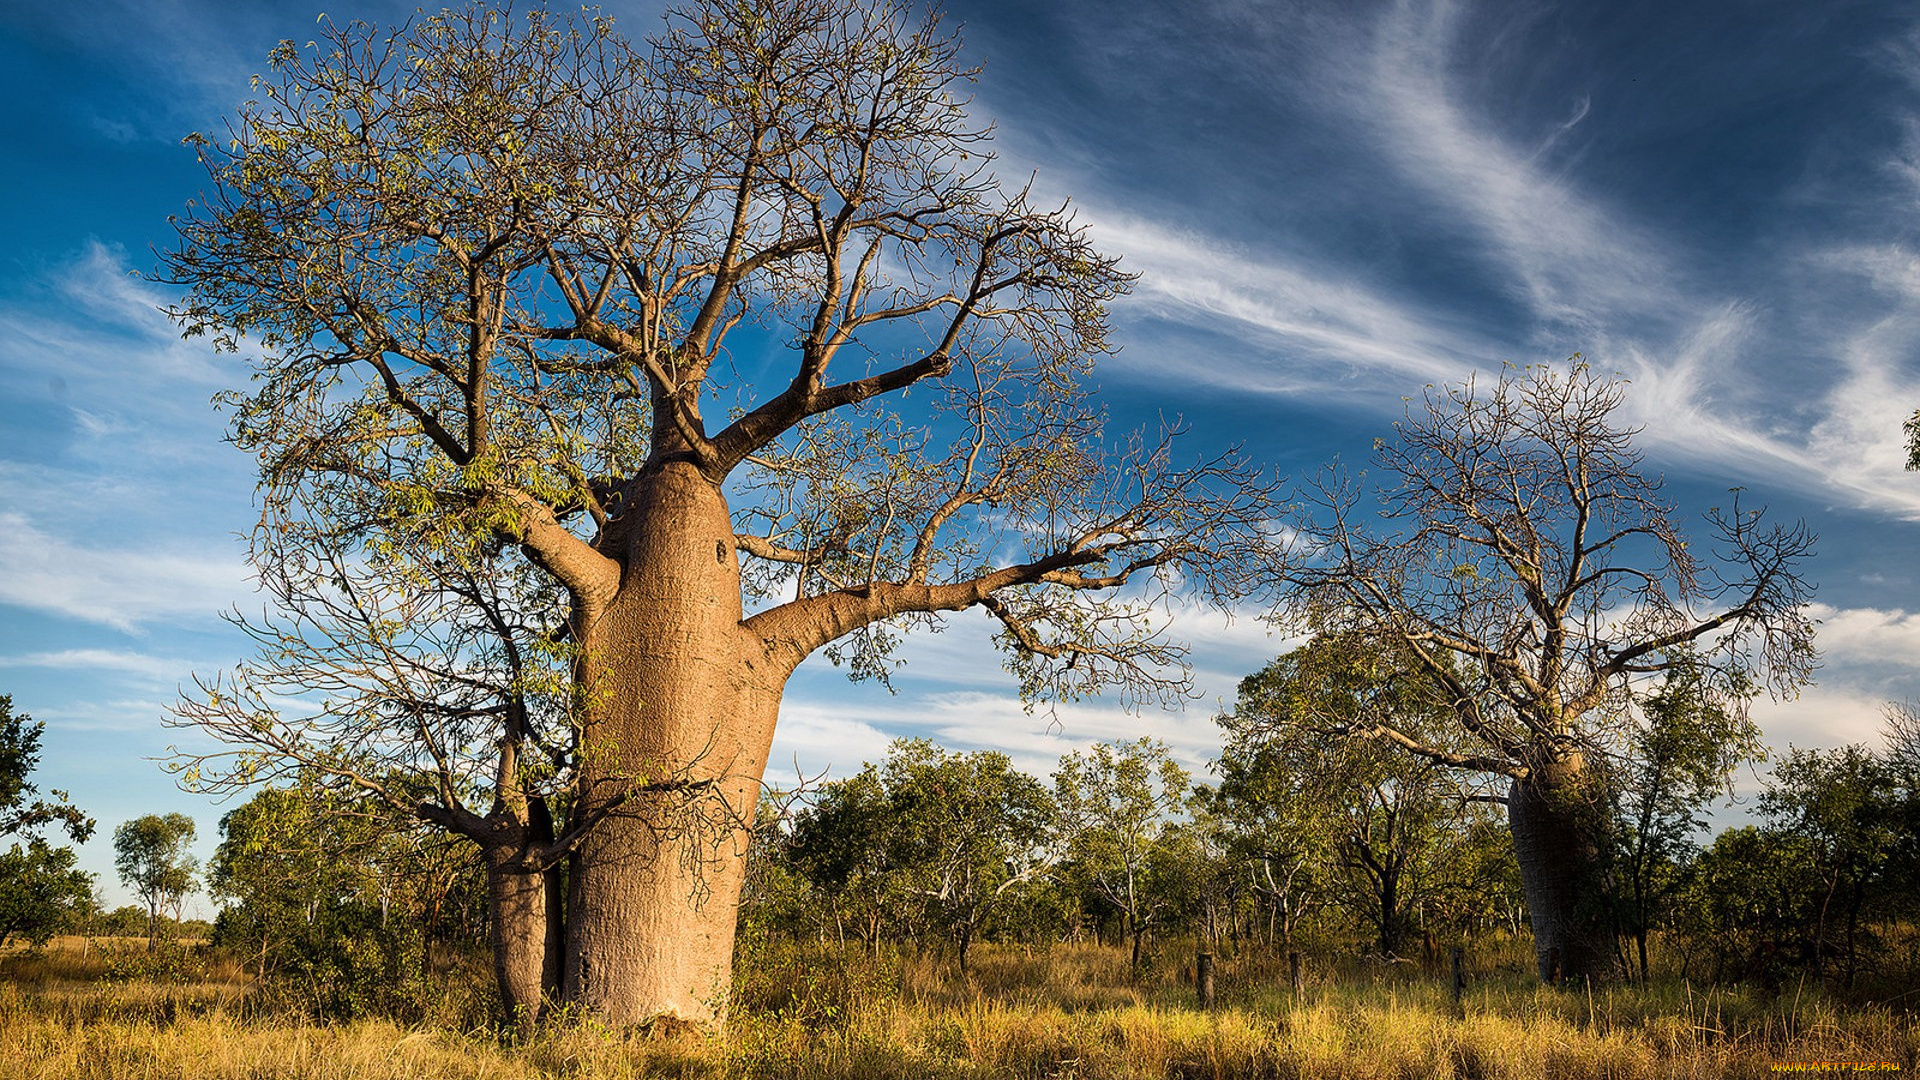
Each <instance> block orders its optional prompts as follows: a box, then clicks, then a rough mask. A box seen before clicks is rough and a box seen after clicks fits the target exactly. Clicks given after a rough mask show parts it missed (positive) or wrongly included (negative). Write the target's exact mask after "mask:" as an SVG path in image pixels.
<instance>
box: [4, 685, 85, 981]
mask: <svg viewBox="0 0 1920 1080" xmlns="http://www.w3.org/2000/svg"><path fill="white" fill-rule="evenodd" d="M46 728H47V726H46V725H45V724H42V723H38V722H36V721H35V720H34V719H33V717H31V716H28V715H27V714H26V713H19V714H17V715H16V714H15V713H14V711H13V698H12V697H11V696H10V695H6V694H0V836H24V837H25V839H26V841H27V843H26V846H24V847H23V846H21V845H19V844H14V845H12V847H11V848H10V849H9V850H8V851H7V852H6V854H4V855H0V944H4V943H5V942H6V941H7V940H9V939H11V938H13V937H21V938H24V939H26V940H27V941H28V942H29V943H30V944H33V945H43V944H45V943H46V942H47V940H48V939H49V938H51V937H52V936H53V935H54V934H56V933H58V932H59V931H60V930H62V929H64V928H66V927H67V926H68V925H70V924H71V923H72V922H73V921H74V920H75V919H76V918H78V917H79V916H81V915H84V914H85V913H87V912H88V911H89V910H90V908H91V906H92V903H93V875H92V874H89V873H86V872H85V871H81V870H76V869H74V853H73V850H72V849H71V848H65V847H54V846H52V845H51V844H49V843H47V842H46V840H45V839H44V838H42V837H41V836H40V835H39V833H40V832H41V830H43V829H44V828H45V827H47V826H49V825H58V826H60V827H61V828H62V829H64V830H65V831H66V834H67V835H68V836H69V837H71V838H73V840H74V842H76V843H82V842H85V841H86V839H87V838H88V837H89V836H91V835H93V819H92V818H90V817H88V816H87V815H86V814H84V813H82V812H81V811H80V808H79V807H76V806H74V805H73V804H72V803H70V802H68V801H67V793H66V792H64V791H52V792H49V794H50V795H52V796H53V797H52V798H51V799H42V798H40V797H39V794H40V792H39V789H38V788H36V787H35V786H34V784H33V783H32V782H31V781H30V780H28V779H27V777H28V776H29V774H31V773H32V772H33V770H34V767H35V766H37V765H39V763H40V737H41V736H42V735H43V734H44V733H45V732H46Z"/></svg>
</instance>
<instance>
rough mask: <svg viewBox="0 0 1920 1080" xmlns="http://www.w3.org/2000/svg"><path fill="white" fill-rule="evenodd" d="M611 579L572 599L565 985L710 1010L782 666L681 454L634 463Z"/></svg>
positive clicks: (705, 489)
mask: <svg viewBox="0 0 1920 1080" xmlns="http://www.w3.org/2000/svg"><path fill="white" fill-rule="evenodd" d="M632 498H633V502H632V505H631V507H630V508H629V509H627V510H626V511H625V512H624V513H623V514H622V515H621V521H620V522H617V523H616V526H615V527H616V528H622V529H625V530H626V537H625V540H624V550H623V552H622V560H621V561H622V562H623V564H624V574H623V575H622V580H621V584H620V588H619V590H618V592H617V593H616V594H615V595H614V597H613V599H612V600H611V601H610V602H609V604H608V605H607V607H606V609H605V610H604V611H600V612H591V613H588V614H587V615H586V616H584V618H583V621H585V622H586V623H587V625H583V626H582V627H580V639H579V640H580V641H581V642H582V644H583V645H584V649H583V660H582V669H581V675H582V678H581V681H580V686H581V688H582V692H583V693H584V694H585V695H586V717H587V719H586V723H585V725H584V728H583V745H582V762H583V767H582V778H583V789H582V790H583V801H584V803H585V804H586V806H585V809H586V810H587V812H589V813H592V812H604V813H605V814H606V815H607V816H606V817H605V818H604V820H601V821H600V822H599V823H598V824H597V825H596V826H595V827H594V828H593V829H592V831H591V832H590V833H588V834H587V836H586V837H585V838H584V839H583V840H582V842H581V844H580V846H579V848H578V858H577V859H576V860H575V863H574V867H575V870H574V874H573V876H572V880H571V882H570V889H569V892H570V895H569V897H568V905H567V920H566V922H567V926H566V933H567V937H566V941H567V949H566V959H567V967H566V970H565V972H564V975H563V980H562V998H563V999H564V1000H565V1001H567V1002H568V1003H569V1004H571V1005H574V1006H577V1007H579V1008H580V1009H581V1010H582V1011H584V1012H586V1013H587V1014H589V1015H592V1016H595V1017H597V1018H599V1019H600V1020H602V1021H603V1022H606V1023H608V1024H611V1025H614V1026H627V1025H634V1024H641V1023H646V1022H649V1021H652V1020H654V1019H656V1018H660V1017H672V1018H675V1019H679V1020H684V1021H689V1022H693V1023H697V1024H702V1025H710V1024H717V1023H718V1022H720V1021H721V1020H723V1019H724V1016H725V1010H726V997H727V993H728V990H729V987H730V984H731V977H732V965H733V937H734V919H735V909H736V907H737V905H738V901H739V897H740V890H741V887H742V885H743V883H744V880H745V872H746V852H747V846H748V827H749V826H750V825H751V823H752V821H753V812H754V803H755V801H756V799H757V798H758V795H759V783H760V777H761V775H762V774H763V772H764V771H765V767H766V759H767V753H768V751H769V749H770V746H771V743H772V738H773V727H774V722H775V720H776V718H777V715H778V712H779V704H780V692H781V690H782V688H783V687H784V685H785V681H786V676H787V674H788V672H789V671H790V670H791V669H790V667H789V666H787V665H785V664H779V663H774V662H771V661H770V660H769V659H768V655H767V646H766V644H764V643H762V642H760V641H759V640H758V639H757V638H755V637H754V636H753V635H751V634H749V633H748V632H747V631H745V630H744V629H743V628H742V626H741V601H740V568H739V559H738V555H737V553H736V551H735V549H734V538H733V527H732V521H731V519H730V517H729V514H728V511H727V506H726V502H725V500H724V499H723V498H722V496H721V494H720V492H719V490H718V489H717V488H716V487H715V486H714V485H713V484H712V483H710V482H709V481H708V480H707V479H705V478H704V477H703V476H701V474H700V473H699V472H698V471H697V470H696V469H695V468H694V467H693V466H692V465H691V464H690V463H685V462H678V461H668V462H667V463H666V464H664V465H661V466H659V467H657V468H655V469H653V470H650V471H649V472H648V473H647V474H645V475H644V476H643V477H642V479H641V481H640V482H639V484H638V485H637V490H636V491H635V493H634V495H633V497H632Z"/></svg>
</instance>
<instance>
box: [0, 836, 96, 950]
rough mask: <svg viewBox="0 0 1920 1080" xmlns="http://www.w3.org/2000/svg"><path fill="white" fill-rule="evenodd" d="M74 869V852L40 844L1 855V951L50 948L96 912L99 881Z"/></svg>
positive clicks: (44, 843)
mask: <svg viewBox="0 0 1920 1080" xmlns="http://www.w3.org/2000/svg"><path fill="white" fill-rule="evenodd" d="M73 863H74V854H73V849H72V848H64V847H59V848H57V847H53V846H52V845H50V844H48V843H47V842H46V841H45V840H41V839H38V838H35V839H33V840H30V841H28V842H27V844H26V846H25V847H22V846H21V845H19V844H15V845H13V847H12V849H11V850H9V851H7V852H6V853H5V854H0V945H5V944H6V943H8V942H10V941H12V940H13V939H15V938H21V939H24V940H25V941H26V942H27V943H28V944H29V945H33V946H35V947H38V946H41V945H45V944H46V943H47V942H48V940H50V939H51V938H52V937H53V935H55V934H57V933H60V932H61V931H63V930H65V929H67V928H68V927H70V926H73V925H74V924H75V923H77V922H78V921H79V920H80V919H81V918H82V917H84V916H85V915H86V914H87V913H88V912H90V911H91V910H92V908H93V875H92V874H89V873H87V872H86V871H84V870H76V869H75V868H74V865H73Z"/></svg>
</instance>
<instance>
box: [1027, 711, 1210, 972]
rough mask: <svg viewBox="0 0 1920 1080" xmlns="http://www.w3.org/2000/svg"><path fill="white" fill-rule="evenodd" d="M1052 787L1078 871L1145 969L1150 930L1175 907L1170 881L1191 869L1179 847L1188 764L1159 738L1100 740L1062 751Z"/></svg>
mask: <svg viewBox="0 0 1920 1080" xmlns="http://www.w3.org/2000/svg"><path fill="white" fill-rule="evenodd" d="M1053 790H1054V800H1055V802H1056V804H1057V805H1058V806H1059V812H1060V822H1061V831H1062V833H1063V834H1064V836H1065V839H1066V844H1067V852H1068V858H1069V860H1070V866H1071V868H1072V870H1071V872H1072V873H1074V874H1077V875H1079V876H1080V878H1081V879H1082V880H1083V881H1084V882H1085V883H1086V885H1087V886H1088V887H1089V888H1090V889H1091V890H1092V891H1093V892H1094V893H1095V894H1096V895H1098V896H1099V897H1100V899H1101V900H1103V901H1105V902H1106V903H1107V904H1108V905H1109V906H1111V907H1112V908H1113V910H1114V911H1115V912H1117V913H1118V914H1119V915H1120V918H1121V924H1122V928H1123V930H1124V933H1125V934H1126V936H1127V938H1128V939H1129V940H1130V941H1131V942H1132V954H1131V955H1132V964H1133V969H1134V971H1136V972H1138V971H1140V970H1141V966H1142V964H1143V962H1144V959H1145V957H1144V954H1143V952H1142V948H1143V946H1144V944H1145V941H1146V936H1147V931H1148V930H1150V929H1151V928H1153V927H1154V926H1155V925H1157V924H1158V922H1159V921H1160V920H1161V919H1162V918H1163V917H1164V916H1166V915H1168V914H1171V913H1172V911H1173V910H1174V906H1175V905H1174V903H1173V901H1174V899H1175V890H1174V889H1173V888H1170V887H1171V886H1175V885H1178V884H1179V880H1178V878H1179V876H1180V875H1179V874H1176V873H1175V872H1176V871H1181V872H1184V870H1185V867H1184V866H1182V864H1181V861H1180V860H1179V859H1178V858H1177V857H1176V856H1177V855H1179V854H1181V853H1182V852H1180V851H1177V850H1175V848H1176V846H1177V845H1179V844H1180V843H1181V841H1180V837H1179V833H1178V829H1177V827H1176V826H1177V825H1178V823H1179V821H1180V818H1181V816H1182V814H1183V812H1184V810H1185V808H1186V805H1187V799H1188V795H1189V791H1188V780H1187V771H1186V770H1185V769H1183V768H1181V767H1180V764H1179V763H1178V762H1176V761H1174V760H1173V756H1172V754H1171V753H1169V752H1168V750H1167V746H1166V744H1165V743H1161V742H1156V741H1155V740H1153V739H1141V740H1139V741H1137V742H1119V743H1100V744H1097V745H1095V746H1094V747H1093V749H1092V750H1091V751H1090V752H1089V753H1086V754H1082V753H1080V752H1079V751H1074V752H1073V753H1070V754H1067V755H1065V756H1063V757H1062V758H1061V759H1060V768H1059V770H1058V771H1056V772H1055V773H1054V774H1053ZM1163 878H1164V879H1166V880H1162V879H1163Z"/></svg>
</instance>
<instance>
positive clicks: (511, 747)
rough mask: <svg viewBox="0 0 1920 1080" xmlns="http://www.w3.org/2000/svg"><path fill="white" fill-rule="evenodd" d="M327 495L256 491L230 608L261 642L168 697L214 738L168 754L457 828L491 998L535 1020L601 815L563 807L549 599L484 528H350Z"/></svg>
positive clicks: (562, 748)
mask: <svg viewBox="0 0 1920 1080" xmlns="http://www.w3.org/2000/svg"><path fill="white" fill-rule="evenodd" d="M335 498H336V499H338V500H339V501H338V502H334V503H331V504H329V503H326V502H322V501H319V500H301V499H298V498H292V499H288V500H287V501H284V502H282V501H281V500H279V499H277V498H276V499H273V500H270V501H269V510H268V513H267V515H266V518H265V519H264V520H263V524H262V527H261V528H260V529H259V530H258V531H257V532H256V533H255V535H254V538H253V549H252V553H251V554H252V561H253V564H254V566H255V568H256V571H257V573H258V578H259V581H260V584H261V587H262V589H263V590H264V591H265V592H266V593H267V595H268V597H269V598H270V600H271V601H272V604H273V608H272V611H271V613H270V614H268V615H265V616H262V617H260V618H246V617H242V616H240V615H239V614H237V613H236V614H235V615H234V616H232V617H231V620H230V621H232V622H233V623H234V624H235V625H236V626H238V627H239V628H240V629H241V630H242V631H244V632H245V633H246V634H248V635H249V636H250V637H251V638H252V639H253V640H254V642H255V643H256V645H257V646H258V649H257V656H256V658H255V659H254V660H252V661H250V662H248V663H244V664H242V665H240V666H238V667H237V668H235V669H233V670H232V671H230V672H228V673H226V674H225V675H223V676H220V677H218V678H211V679H204V680H201V681H200V682H199V683H198V685H197V686H196V689H195V691H194V692H193V693H190V694H188V695H185V696H183V698H182V699H181V701H180V703H179V704H178V705H176V706H175V710H174V711H175V720H174V721H173V722H174V723H176V724H179V725H183V726H191V727H194V728H196V729H198V730H200V731H202V732H204V733H207V734H211V735H213V736H215V737H217V738H218V739H219V740H220V741H221V742H222V743H223V744H224V745H223V747H222V748H221V749H219V750H216V751H212V752H200V753H185V752H182V753H180V754H178V755H177V756H176V757H175V759H174V760H173V761H171V762H170V763H169V767H170V768H171V769H173V770H174V772H175V774H176V776H177V777H178V778H179V780H180V782H181V783H182V785H183V786H184V787H186V788H187V789H188V790H192V791H198V792H202V793H212V794H219V795H228V794H233V793H237V792H239V791H241V790H243V789H245V788H248V787H250V786H253V785H257V784H265V783H275V782H280V783H286V782H294V783H296V784H298V785H299V786H301V787H302V788H318V789H321V790H322V791H324V792H327V793H330V794H332V795H334V796H336V797H337V802H338V803H339V805H377V808H378V809H379V810H380V812H382V813H385V814H390V815H397V816H398V818H399V819H400V820H401V821H403V822H404V821H407V820H412V821H416V822H418V823H420V824H422V825H425V826H428V827H430V828H436V829H441V830H445V831H446V832H449V833H451V834H453V835H455V836H458V837H461V838H464V839H466V840H469V841H472V842H473V844H475V845H476V846H477V847H478V849H479V854H480V861H481V863H482V864H483V865H484V867H485V870H486V878H487V896H488V914H489V918H488V922H489V926H490V930H491V935H492V942H491V944H492V949H493V967H494V975H495V978H496V980H497V982H498V984H499V988H500V996H501V1002H502V1005H503V1007H504V1008H505V1010H506V1012H507V1014H508V1016H509V1017H511V1018H515V1019H517V1020H521V1021H526V1022H531V1021H533V1020H535V1019H537V1018H538V1016H539V1013H540V1010H541V1008H542V1006H543V1003H544V1002H545V1001H547V1000H550V999H552V998H553V997H554V995H555V994H556V993H557V992H558V989H559V980H560V957H561V951H560V938H561V934H562V932H563V930H564V920H563V910H564V904H563V903H562V897H561V893H560V889H561V871H560V864H561V862H562V861H563V860H564V858H565V857H566V855H567V853H569V852H570V851H572V850H573V849H574V847H575V846H576V845H577V844H578V842H579V840H580V838H581V837H582V836H583V835H585V834H586V833H587V832H588V831H590V829H591V827H592V824H593V822H594V821H595V820H597V819H596V818H595V817H594V816H593V815H591V814H584V813H579V812H572V813H569V809H570V808H573V807H576V806H578V805H579V801H578V800H577V799H576V798H574V796H575V795H576V794H577V792H576V790H575V788H574V787H573V781H574V776H575V770H574V762H575V756H576V752H577V747H576V741H577V731H576V729H575V727H574V724H573V709H574V703H573V700H572V697H571V692H570V687H569V684H568V681H567V679H568V665H569V662H570V657H569V650H568V647H567V643H566V641H565V632H564V628H565V626H566V613H565V609H564V607H563V606H562V605H561V604H560V603H559V602H558V600H557V598H556V593H555V591H554V590H553V589H552V588H551V587H550V586H548V585H547V584H546V583H545V582H544V581H542V580H541V579H540V578H539V577H538V576H536V575H535V574H534V573H532V571H531V568H530V567H529V566H528V565H527V564H526V563H525V562H524V561H522V560H520V559H518V558H516V557H515V556H514V554H513V553H512V552H511V551H510V550H507V549H502V548H501V547H500V546H499V545H497V544H495V545H490V544H486V543H477V542H474V541H472V540H471V538H467V537H461V536H458V535H454V534H445V533H443V534H439V535H435V534H433V533H431V532H426V531H421V530H417V529H416V530H402V529H399V528H395V529H393V530H391V531H389V532H388V534H387V536H386V537H385V538H384V539H383V541H382V542H381V543H379V544H375V545H362V544H354V543H350V542H346V541H344V540H343V537H345V536H347V535H349V534H350V530H348V529H346V528H344V527H342V523H341V521H340V520H339V517H340V515H341V514H342V508H343V504H344V505H347V506H355V500H351V499H348V498H346V497H344V496H342V495H339V494H337V493H336V495H335ZM355 511H357V512H358V513H360V514H365V515H367V517H371V516H372V515H373V514H375V513H383V512H384V513H387V514H389V515H391V510H390V509H389V508H383V507H377V506H367V505H358V506H355ZM349 516H351V512H350V513H349ZM362 520H365V519H364V518H363V519H362ZM368 800H371V803H368Z"/></svg>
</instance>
